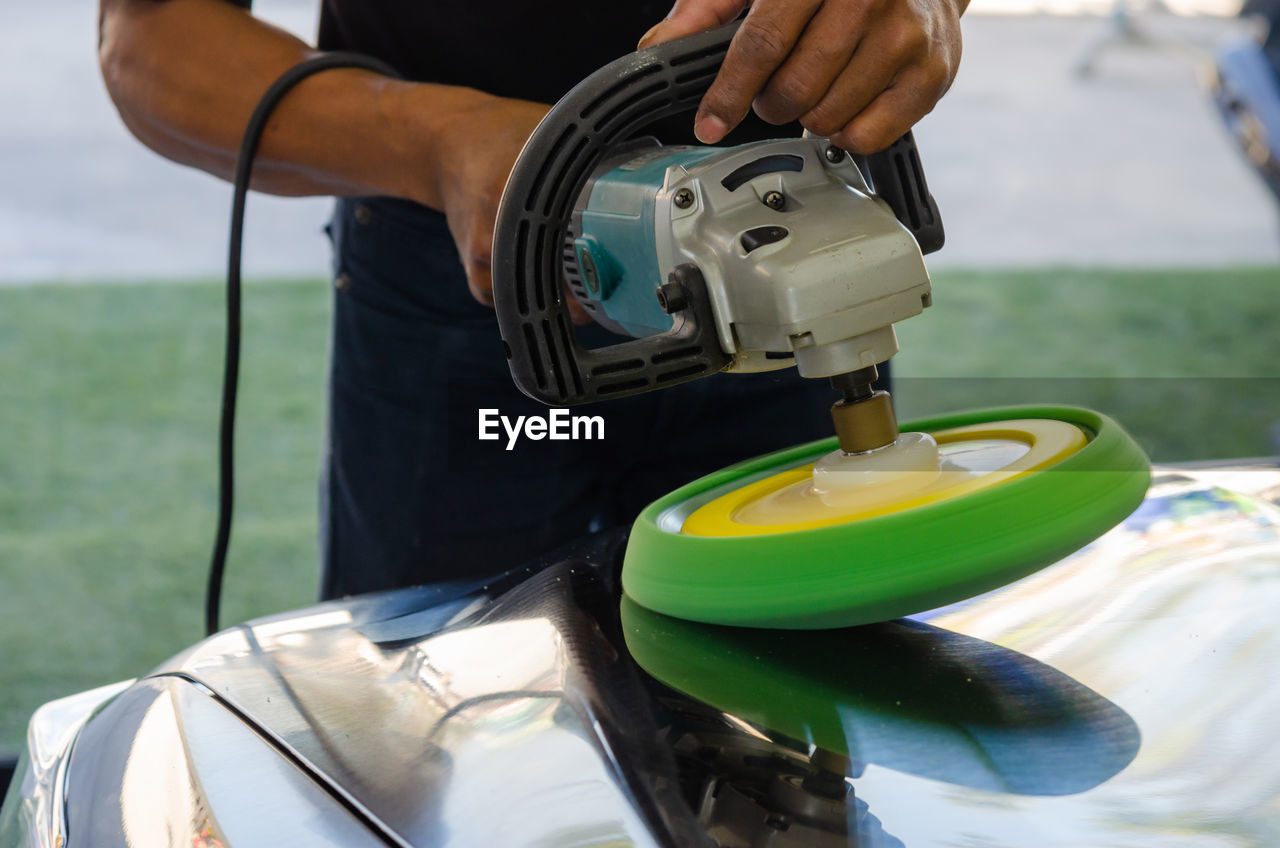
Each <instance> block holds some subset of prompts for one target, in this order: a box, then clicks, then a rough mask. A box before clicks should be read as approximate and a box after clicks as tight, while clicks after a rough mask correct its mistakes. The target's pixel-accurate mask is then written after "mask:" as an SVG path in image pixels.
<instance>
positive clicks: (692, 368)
mask: <svg viewBox="0 0 1280 848" xmlns="http://www.w3.org/2000/svg"><path fill="white" fill-rule="evenodd" d="M706 370H707V366H706V363H704V362H699V363H697V364H694V365H686V366H685V367H684V368H677V369H675V370H674V371H664V372H663V373H661V374H659V375H658V377H657V379H656V380H655V381H654V382H656V383H658V384H659V385H661V384H663V383H670V382H673V381H675V380H683V379H685V378H686V377H696V376H697V375H699V374H701V373H703V372H704V371H706Z"/></svg>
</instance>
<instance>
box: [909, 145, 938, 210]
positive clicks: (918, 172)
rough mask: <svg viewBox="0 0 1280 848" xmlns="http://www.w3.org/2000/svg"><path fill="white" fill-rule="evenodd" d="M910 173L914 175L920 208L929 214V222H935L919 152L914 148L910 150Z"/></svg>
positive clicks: (914, 184)
mask: <svg viewBox="0 0 1280 848" xmlns="http://www.w3.org/2000/svg"><path fill="white" fill-rule="evenodd" d="M911 173H912V175H913V176H915V182H914V183H912V185H913V186H915V190H916V198H917V199H918V200H919V202H920V208H921V209H922V210H924V213H925V214H926V215H928V216H929V222H928V223H929V224H933V223H935V221H934V218H933V209H932V208H931V206H930V204H929V191H928V189H926V188H925V182H924V171H923V170H922V169H921V168H920V154H919V152H918V151H916V150H912V151H911Z"/></svg>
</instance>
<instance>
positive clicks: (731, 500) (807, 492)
mask: <svg viewBox="0 0 1280 848" xmlns="http://www.w3.org/2000/svg"><path fill="white" fill-rule="evenodd" d="M932 435H933V438H934V439H935V440H936V441H937V443H938V457H939V466H938V469H937V473H936V474H935V473H933V472H932V470H930V471H929V473H921V472H920V471H919V470H916V469H912V470H910V471H904V472H901V473H900V474H896V475H887V476H886V475H881V476H880V477H878V478H877V477H876V476H875V475H870V476H869V478H868V479H867V480H866V482H865V483H863V484H862V489H861V490H860V491H858V492H856V497H854V496H850V493H849V492H848V491H846V492H844V493H842V495H841V497H836V498H833V497H831V496H830V493H829V492H828V493H826V494H824V493H823V492H821V491H820V490H819V489H815V487H814V473H813V472H814V463H809V464H807V465H803V466H799V467H797V468H792V469H788V470H786V471H780V472H778V473H777V474H773V475H771V476H769V477H765V478H764V479H762V480H757V481H755V482H753V483H748V484H747V485H745V486H742V487H741V488H738V489H734V490H733V491H731V492H728V493H726V494H723V495H721V496H720V497H718V498H716V499H714V500H712V501H710V502H708V503H706V504H703V505H702V506H701V507H699V508H698V509H697V510H695V511H694V512H693V514H691V515H690V516H689V517H688V518H687V519H685V522H684V526H683V527H682V532H684V533H686V534H688V535H692V536H755V535H763V534H768V533H786V532H790V531H795V530H812V529H816V528H820V527H829V526H831V525H833V524H842V523H845V522H850V521H861V520H863V519H866V518H875V517H877V516H881V515H888V514H890V513H894V512H901V511H903V510H907V509H912V508H913V507H918V506H925V505H927V504H933V503H938V502H940V501H945V500H951V499H952V498H958V497H961V496H963V495H967V494H970V493H971V492H976V491H979V490H981V489H986V488H989V487H991V486H995V485H998V484H1000V483H1004V482H1007V481H1009V480H1012V479H1015V478H1017V477H1021V476H1022V475H1024V474H1029V473H1031V472H1033V471H1038V470H1041V469H1044V468H1047V467H1049V466H1051V465H1054V464H1055V463H1057V462H1060V461H1061V460H1063V459H1065V458H1066V457H1068V456H1070V455H1071V454H1073V453H1075V452H1076V451H1078V450H1080V449H1081V448H1083V447H1084V446H1085V445H1086V444H1087V443H1088V437H1087V436H1086V434H1085V431H1083V430H1081V429H1080V428H1079V427H1077V426H1075V425H1074V424H1068V423H1067V422H1065V421H1055V420H1052V419H1043V418H1024V419H1017V420H1011V421H996V422H992V423H990V424H973V425H970V426H967V427H956V428H953V429H950V430H941V431H939V432H937V433H933V434H932ZM820 461H821V460H820ZM881 483H883V484H884V485H881Z"/></svg>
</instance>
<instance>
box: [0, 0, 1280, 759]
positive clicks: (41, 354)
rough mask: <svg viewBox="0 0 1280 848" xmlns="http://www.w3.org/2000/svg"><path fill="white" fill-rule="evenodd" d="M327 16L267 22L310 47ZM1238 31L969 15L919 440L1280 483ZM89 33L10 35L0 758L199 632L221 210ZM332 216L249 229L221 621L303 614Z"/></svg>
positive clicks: (1265, 264) (1274, 256) (934, 152)
mask: <svg viewBox="0 0 1280 848" xmlns="http://www.w3.org/2000/svg"><path fill="white" fill-rule="evenodd" d="M316 7H317V2H316V0H258V2H256V3H255V9H256V10H257V11H258V13H259V14H261V15H262V16H264V17H266V18H268V19H270V20H272V21H274V22H276V23H278V24H280V25H281V26H283V27H285V28H287V29H290V30H292V31H294V32H297V33H299V34H301V35H303V36H304V37H310V35H311V33H312V32H313V30H314V26H315V17H316ZM1238 11H1239V5H1238V2H1233V0H1179V2H1174V0H1167V2H1165V3H1162V4H1158V5H1157V4H1150V3H1131V4H1128V5H1124V4H1115V3H1111V2H1105V1H1104V0H1097V2H1094V0H1090V2H1071V1H1070V0H1062V2H1059V0H1048V1H1047V2H1027V0H974V3H973V5H972V7H971V8H970V11H969V13H968V15H967V16H966V18H965V24H964V31H965V39H966V41H965V59H964V63H963V65H962V67H961V71H960V75H959V77H958V79H957V81H956V84H955V86H954V88H953V89H952V91H951V93H950V94H949V95H948V96H947V98H946V99H945V100H944V101H943V102H942V103H941V104H940V105H939V107H938V108H937V110H936V111H935V112H934V114H933V115H931V116H929V117H928V118H926V119H925V120H924V122H923V123H922V124H921V125H920V126H919V128H918V130H917V139H918V142H919V145H920V148H921V154H922V160H923V164H924V167H925V171H926V173H927V175H928V178H929V182H930V185H931V187H932V189H933V192H934V194H935V196H936V198H937V200H938V203H939V206H940V208H941V210H942V213H943V218H944V220H945V222H946V227H947V246H946V247H945V248H944V249H943V251H942V252H941V253H938V254H936V255H934V256H933V257H931V263H930V264H931V268H932V270H933V272H934V308H933V309H932V310H930V311H929V312H928V313H926V314H925V315H924V316H922V317H921V318H919V319H915V320H913V321H909V322H906V323H905V324H904V325H902V326H901V327H900V330H899V331H900V337H901V341H902V347H903V352H902V354H900V355H899V357H898V358H897V359H896V360H895V378H896V379H897V381H898V388H897V391H896V392H895V398H896V400H897V402H898V405H899V409H900V413H901V414H902V416H903V417H904V419H909V418H910V417H912V416H914V415H920V414H925V413H928V412H933V411H942V410H951V409H958V408H961V407H969V406H981V405H991V404H994V403H1003V402H1010V403H1012V402H1037V401H1063V402H1078V403H1084V404H1087V405H1090V406H1094V407H1096V408H1098V409H1101V410H1103V411H1106V412H1108V413H1111V414H1113V415H1115V416H1116V417H1117V418H1119V419H1120V420H1121V421H1122V422H1123V423H1124V424H1125V425H1126V426H1128V427H1129V428H1130V429H1131V430H1132V431H1133V432H1134V433H1135V435H1136V436H1137V437H1138V438H1139V440H1140V441H1141V442H1142V443H1143V444H1144V446H1145V447H1146V448H1147V450H1148V452H1149V453H1150V454H1151V455H1152V457H1153V458H1154V459H1155V460H1157V461H1165V462H1172V461H1188V460H1211V459H1222V458H1228V457H1245V456H1261V455H1273V454H1277V453H1280V215H1278V214H1277V210H1278V207H1277V204H1276V202H1275V199H1274V198H1273V196H1272V195H1271V194H1270V193H1269V192H1268V190H1267V188H1266V185H1265V183H1264V182H1263V181H1262V179H1261V178H1260V177H1259V175H1258V173H1257V172H1256V171H1255V170H1254V169H1253V168H1252V167H1251V166H1250V164H1249V163H1248V161H1247V160H1246V158H1245V157H1244V156H1243V155H1242V154H1241V153H1240V151H1239V150H1238V149H1237V145H1236V144H1235V142H1234V141H1233V139H1232V138H1231V136H1230V135H1229V134H1228V132H1227V130H1226V128H1225V127H1224V125H1223V122H1222V121H1221V119H1220V118H1219V115H1218V113H1217V111H1216V108H1215V106H1214V104H1213V101H1212V98H1211V94H1210V91H1211V87H1212V81H1213V68H1214V59H1213V57H1214V54H1215V51H1217V50H1218V49H1219V48H1220V47H1221V46H1222V45H1224V44H1227V43H1230V42H1232V41H1233V40H1239V39H1242V38H1245V37H1248V36H1249V35H1250V34H1251V32H1252V27H1253V26H1254V25H1253V24H1252V23H1251V22H1249V21H1248V20H1244V19H1241V18H1239V17H1237V12H1238ZM96 23H97V10H96V5H95V4H94V3H93V2H91V0H44V2H41V3H28V4H18V5H17V6H15V7H14V8H12V9H9V10H7V13H6V24H5V27H4V28H3V29H2V30H0V109H3V114H4V117H5V119H4V120H3V121H0V161H3V162H4V164H5V168H4V174H3V176H0V658H2V661H0V751H4V750H15V749H16V748H17V747H18V745H19V743H20V740H21V738H22V733H23V729H24V727H25V723H26V720H27V717H28V715H29V714H30V712H31V710H32V709H34V708H35V707H36V706H37V705H38V704H40V703H42V702H43V701H46V700H49V699H51V698H55V697H58V696H61V695H65V694H69V693H71V692H73V691H77V690H81V689H85V688H88V687H90V686H96V685H99V684H103V683H107V682H111V681H114V680H119V679H124V678H128V677H132V676H135V675H137V674H140V673H142V672H144V671H145V670H146V669H147V668H148V667H150V666H152V665H155V664H156V663H158V662H160V661H161V660H163V659H164V658H165V657H167V656H169V655H171V654H173V653H175V652H176V651H178V650H180V649H181V648H183V647H184V646H186V645H187V644H189V643H191V642H193V641H195V640H196V639H197V638H199V636H200V632H201V611H202V593H203V589H204V581H205V569H206V567H207V558H208V548H209V545H210V541H211V536H212V530H213V520H214V497H215V488H214V486H215V469H216V465H215V435H216V414H217V403H218V392H219V388H218V387H219V382H218V381H219V375H220V368H221V346H222V332H223V326H222V291H221V283H220V275H221V274H222V272H223V266H224V263H225V250H226V236H227V220H228V214H229V206H230V189H229V187H228V186H227V185H225V184H223V183H220V182H218V181H217V180H214V179H213V178H211V177H207V176H205V175H203V174H200V173H197V172H194V171H190V170H186V169H183V168H180V167H178V166H175V165H172V164H170V163H168V162H166V161H164V160H162V159H160V158H159V157H158V156H156V155H154V154H152V153H150V152H149V151H147V150H146V149H144V148H143V147H142V146H141V145H140V144H139V143H138V142H136V141H135V140H134V139H133V138H132V137H131V136H130V135H129V134H128V133H127V132H126V130H125V129H124V127H123V126H122V125H121V123H120V121H119V119H118V118H117V117H116V114H115V112H114V110H113V108H112V106H111V104H110V102H109V101H108V99H107V96H106V94H105V91H104V89H103V86H102V84H101V81H100V79H99V77H98V71H97V63H96V55H95V44H96ZM637 35H639V34H637ZM329 205H330V204H329V202H328V201H325V200H281V199H276V198H268V197H263V196H254V197H253V198H252V199H251V201H250V203H249V210H248V219H247V220H248V224H247V228H248V235H247V241H246V250H245V272H246V275H247V276H248V277H249V278H250V279H251V282H250V284H249V288H248V290H247V293H246V307H245V308H246V341H245V350H244V356H245V360H244V368H243V376H242V396H241V421H240V425H239V433H240V439H239V450H240V475H239V485H238V494H239V503H238V511H237V523H236V530H235V537H234V543H233V546H232V551H231V564H230V567H229V572H228V577H227V588H226V604H225V606H224V613H223V619H224V621H226V622H232V621H239V620H243V619H245V618H248V617H250V616H253V615H260V614H265V613H268V612H272V611H277V610H283V609H288V608H291V607H296V606H300V605H303V604H306V603H307V602H309V601H310V600H311V599H312V598H314V596H315V587H316V574H315V571H316V566H315V563H316V544H315V518H314V516H315V488H316V487H315V478H316V469H317V467H318V463H319V450H320V444H321V435H322V420H321V409H322V404H323V397H324V392H323V369H324V361H325V355H326V336H327V320H328V309H329V306H328V298H329V290H330V274H329V271H328V247H327V242H326V240H325V238H324V235H323V232H322V227H323V224H324V222H325V219H326V217H327V214H328V210H329Z"/></svg>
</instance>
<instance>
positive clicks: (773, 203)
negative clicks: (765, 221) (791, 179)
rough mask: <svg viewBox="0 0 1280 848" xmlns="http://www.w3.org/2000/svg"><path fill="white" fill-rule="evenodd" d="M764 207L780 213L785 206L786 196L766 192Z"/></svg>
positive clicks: (775, 192)
mask: <svg viewBox="0 0 1280 848" xmlns="http://www.w3.org/2000/svg"><path fill="white" fill-rule="evenodd" d="M763 200H764V205H765V206H768V207H769V208H770V209H773V210H775V211H781V210H782V208H783V207H784V206H786V205H787V196H786V195H785V194H783V193H782V192H780V191H766V192H765V193H764V198H763Z"/></svg>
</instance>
